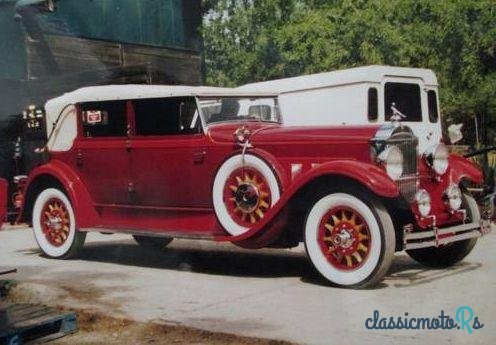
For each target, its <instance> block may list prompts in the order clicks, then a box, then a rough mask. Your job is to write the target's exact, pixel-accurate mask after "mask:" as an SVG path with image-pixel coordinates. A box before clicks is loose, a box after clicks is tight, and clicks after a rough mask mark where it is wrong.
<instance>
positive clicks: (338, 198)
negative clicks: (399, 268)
mask: <svg viewBox="0 0 496 345" xmlns="http://www.w3.org/2000/svg"><path fill="white" fill-rule="evenodd" d="M366 201H367V203H366V202H364V201H362V200H360V199H358V198H357V197H356V196H354V195H351V194H346V193H332V194H328V195H326V196H324V197H323V198H321V199H319V200H317V202H316V203H315V204H314V205H313V206H312V207H311V209H310V211H309V213H308V215H307V219H306V222H305V248H306V250H307V253H308V256H309V258H310V261H311V262H312V264H313V265H314V266H315V268H316V269H317V271H318V272H319V273H320V274H321V275H322V276H323V277H324V278H326V279H327V280H328V281H329V282H331V283H332V284H334V285H337V286H341V287H354V288H365V287H369V286H372V285H374V284H376V283H377V282H379V281H380V280H381V279H382V277H383V276H384V275H385V274H386V272H387V271H388V269H389V267H390V266H391V263H392V261H393V257H394V251H395V231H394V226H393V222H392V220H391V217H390V216H389V214H388V213H387V211H386V209H385V207H384V206H383V205H382V204H381V203H379V201H377V200H373V199H369V200H366Z"/></svg>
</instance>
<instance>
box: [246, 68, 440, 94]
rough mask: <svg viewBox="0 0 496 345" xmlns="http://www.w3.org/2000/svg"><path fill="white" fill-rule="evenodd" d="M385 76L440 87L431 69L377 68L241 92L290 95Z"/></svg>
mask: <svg viewBox="0 0 496 345" xmlns="http://www.w3.org/2000/svg"><path fill="white" fill-rule="evenodd" d="M384 77H416V78H421V79H422V80H423V82H424V84H425V85H426V86H437V85H438V82H437V78H436V75H435V74H434V72H433V71H432V70H430V69H423V68H407V67H392V66H378V65H374V66H364V67H357V68H350V69H344V70H339V71H333V72H324V73H318V74H309V75H304V76H300V77H293V78H284V79H276V80H270V81H265V82H259V83H251V84H246V85H243V86H240V87H238V88H237V90H240V91H252V92H266V91H270V92H277V93H290V92H295V91H300V90H308V89H318V88H325V87H330V86H338V85H344V84H353V83H361V82H373V83H380V82H381V81H382V79H383V78H384Z"/></svg>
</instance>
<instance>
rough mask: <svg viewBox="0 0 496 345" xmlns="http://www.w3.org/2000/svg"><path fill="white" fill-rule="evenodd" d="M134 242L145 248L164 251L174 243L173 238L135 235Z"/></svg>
mask: <svg viewBox="0 0 496 345" xmlns="http://www.w3.org/2000/svg"><path fill="white" fill-rule="evenodd" d="M133 238H134V240H135V241H136V242H137V243H138V244H139V245H140V246H142V247H144V248H151V249H164V248H165V247H167V245H168V244H169V243H171V242H172V240H173V238H172V237H149V236H138V235H133Z"/></svg>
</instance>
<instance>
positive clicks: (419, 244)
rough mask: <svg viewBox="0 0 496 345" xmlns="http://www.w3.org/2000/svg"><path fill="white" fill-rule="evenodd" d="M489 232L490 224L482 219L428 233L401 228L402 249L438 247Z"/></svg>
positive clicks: (406, 227) (409, 227) (434, 228)
mask: <svg viewBox="0 0 496 345" xmlns="http://www.w3.org/2000/svg"><path fill="white" fill-rule="evenodd" d="M490 231H491V222H490V221H489V220H486V219H483V220H481V221H479V222H475V223H467V224H460V225H455V226H451V227H448V228H441V229H439V228H437V227H433V228H432V230H428V231H417V232H412V227H411V226H405V227H404V228H403V249H405V250H408V249H419V248H427V247H439V246H441V245H444V244H448V243H452V242H457V241H463V240H467V239H470V238H476V237H481V236H484V235H486V234H488V233H489V232H490Z"/></svg>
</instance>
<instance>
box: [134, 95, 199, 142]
mask: <svg viewBox="0 0 496 345" xmlns="http://www.w3.org/2000/svg"><path fill="white" fill-rule="evenodd" d="M133 106H134V113H135V124H136V135H177V134H192V133H198V132H199V131H200V128H201V127H200V117H199V116H198V111H197V109H196V101H195V99H194V98H193V97H174V98H152V99H137V100H134V101H133Z"/></svg>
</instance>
